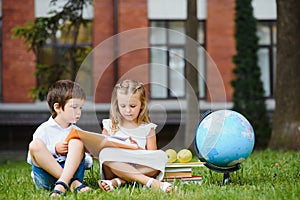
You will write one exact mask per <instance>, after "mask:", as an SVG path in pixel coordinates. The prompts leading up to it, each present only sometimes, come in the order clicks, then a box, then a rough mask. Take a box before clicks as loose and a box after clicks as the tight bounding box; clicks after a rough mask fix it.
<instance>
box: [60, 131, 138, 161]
mask: <svg viewBox="0 0 300 200" xmlns="http://www.w3.org/2000/svg"><path fill="white" fill-rule="evenodd" d="M71 139H80V140H81V141H82V142H83V144H84V147H85V149H86V150H87V151H88V152H89V153H90V154H92V156H93V157H95V158H98V156H99V153H100V151H101V150H102V149H103V148H105V147H115V148H124V149H138V145H137V144H132V143H129V142H127V140H128V139H129V137H128V138H119V137H115V136H106V135H102V134H99V133H94V132H89V131H83V130H79V129H75V128H73V129H72V130H71V131H70V133H69V135H68V136H67V138H66V139H65V141H66V142H69V141H70V140H71Z"/></svg>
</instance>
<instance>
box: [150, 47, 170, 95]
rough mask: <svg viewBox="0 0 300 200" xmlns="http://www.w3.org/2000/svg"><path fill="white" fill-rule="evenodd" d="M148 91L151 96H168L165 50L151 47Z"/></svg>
mask: <svg viewBox="0 0 300 200" xmlns="http://www.w3.org/2000/svg"><path fill="white" fill-rule="evenodd" d="M150 53H151V65H150V81H151V84H150V91H151V94H150V95H151V97H152V98H167V97H168V89H167V88H168V79H167V77H168V69H167V51H166V50H162V49H157V48H151V49H150Z"/></svg>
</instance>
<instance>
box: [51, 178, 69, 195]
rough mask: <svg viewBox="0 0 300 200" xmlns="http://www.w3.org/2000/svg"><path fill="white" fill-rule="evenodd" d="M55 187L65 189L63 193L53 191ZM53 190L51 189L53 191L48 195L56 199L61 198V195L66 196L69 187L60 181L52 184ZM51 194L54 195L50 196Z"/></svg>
mask: <svg viewBox="0 0 300 200" xmlns="http://www.w3.org/2000/svg"><path fill="white" fill-rule="evenodd" d="M57 185H61V186H63V187H64V188H65V191H64V192H63V191H60V190H57V189H54V188H55V186H57ZM54 188H53V190H52V191H51V193H50V195H49V196H50V197H58V196H61V195H63V196H66V191H68V190H69V187H68V186H67V184H65V183H64V182H62V181H57V182H56V183H55V184H54ZM53 194H55V196H52V195H53Z"/></svg>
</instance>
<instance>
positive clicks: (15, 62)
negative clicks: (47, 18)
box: [2, 0, 36, 103]
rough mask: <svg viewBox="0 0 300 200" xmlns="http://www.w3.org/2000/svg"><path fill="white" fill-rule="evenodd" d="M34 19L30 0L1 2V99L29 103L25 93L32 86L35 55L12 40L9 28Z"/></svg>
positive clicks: (17, 40)
mask: <svg viewBox="0 0 300 200" xmlns="http://www.w3.org/2000/svg"><path fill="white" fill-rule="evenodd" d="M33 19H34V0H27V1H26V3H25V2H24V1H23V0H14V1H2V48H3V51H2V57H3V59H2V86H3V88H2V89H3V102H5V103H11V102H20V103H21V102H31V101H32V100H31V99H30V98H29V96H28V93H29V90H30V88H31V87H33V86H35V84H36V83H35V82H36V79H35V75H34V74H33V73H34V71H35V56H34V55H33V54H32V53H30V52H27V51H26V49H27V47H25V46H24V45H23V40H21V39H12V31H11V29H12V28H13V27H15V26H17V25H24V23H25V22H26V21H32V20H33Z"/></svg>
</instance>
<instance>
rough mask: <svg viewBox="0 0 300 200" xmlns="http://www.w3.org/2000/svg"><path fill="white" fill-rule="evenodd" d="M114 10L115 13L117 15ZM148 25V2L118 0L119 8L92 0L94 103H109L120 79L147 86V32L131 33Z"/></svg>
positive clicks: (107, 0) (108, 1) (111, 3)
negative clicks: (143, 83) (136, 81)
mask: <svg viewBox="0 0 300 200" xmlns="http://www.w3.org/2000/svg"><path fill="white" fill-rule="evenodd" d="M114 10H118V12H117V13H116V15H114V14H113V11H114ZM147 26H148V17H147V1H140V0H119V1H118V5H114V1H113V0H102V1H94V35H93V37H94V47H96V46H97V47H96V48H94V85H95V88H96V89H95V101H96V102H99V103H100V102H110V97H111V92H112V88H113V86H114V84H115V82H116V81H118V80H119V79H120V78H125V77H126V78H135V79H138V80H140V81H143V82H145V83H148V81H149V75H148V74H149V72H148V70H149V67H148V65H147V63H148V60H149V59H148V50H147V47H148V32H147V31H138V30H137V31H134V29H135V28H141V27H147ZM124 31H129V32H124ZM116 32H118V33H120V34H119V35H117V34H116ZM115 46H116V47H117V49H115V50H116V51H115V52H114V48H115ZM140 48H144V49H140ZM116 68H117V69H116Z"/></svg>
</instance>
